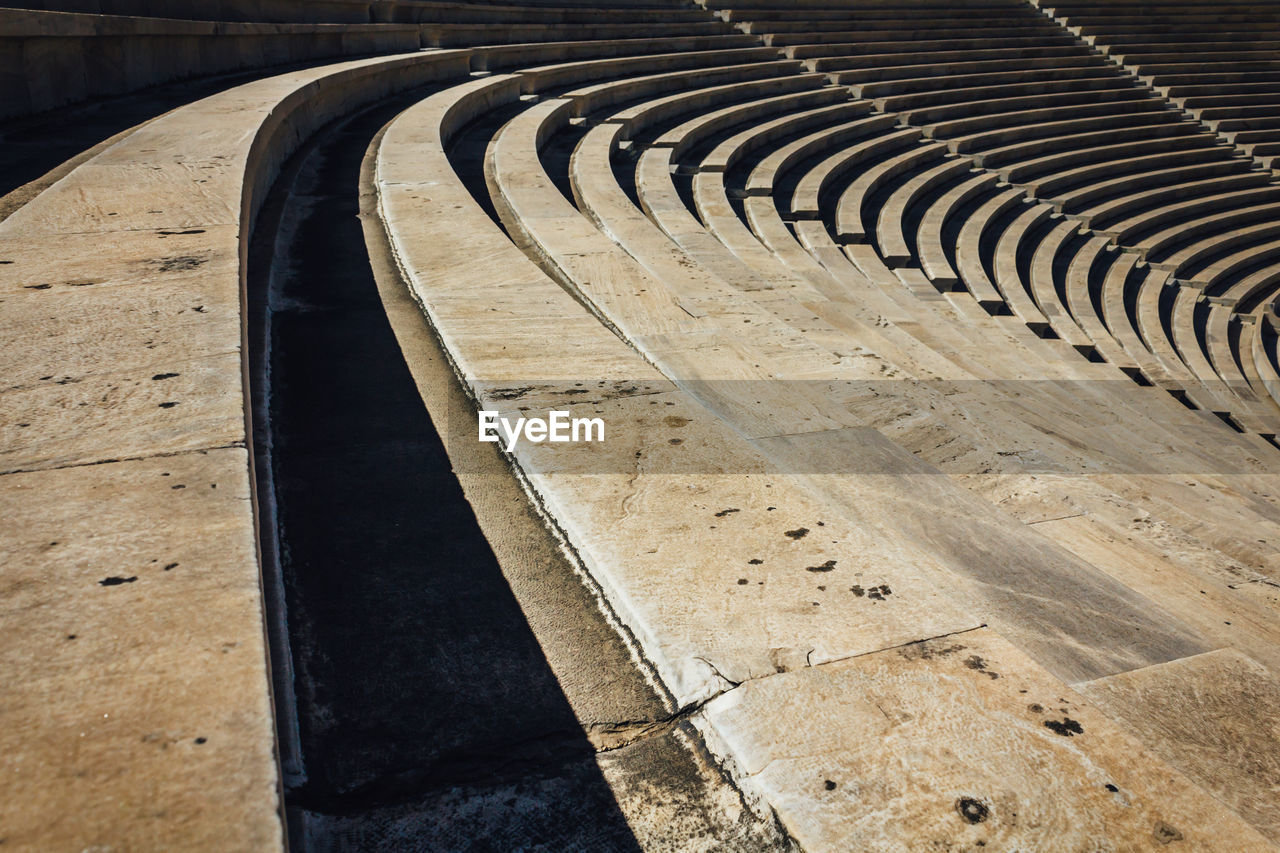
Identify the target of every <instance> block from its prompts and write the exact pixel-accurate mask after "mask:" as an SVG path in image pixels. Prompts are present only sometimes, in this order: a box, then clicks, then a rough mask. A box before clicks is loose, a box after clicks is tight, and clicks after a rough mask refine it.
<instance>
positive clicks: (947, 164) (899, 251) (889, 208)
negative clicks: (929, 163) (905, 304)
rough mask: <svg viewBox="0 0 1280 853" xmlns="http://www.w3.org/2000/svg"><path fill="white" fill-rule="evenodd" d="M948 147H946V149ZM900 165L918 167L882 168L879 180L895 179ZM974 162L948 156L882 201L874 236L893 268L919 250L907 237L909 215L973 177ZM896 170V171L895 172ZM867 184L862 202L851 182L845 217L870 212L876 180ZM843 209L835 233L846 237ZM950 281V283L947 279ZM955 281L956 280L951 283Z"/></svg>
mask: <svg viewBox="0 0 1280 853" xmlns="http://www.w3.org/2000/svg"><path fill="white" fill-rule="evenodd" d="M943 150H945V149H943ZM899 168H903V169H905V168H912V169H915V168H916V166H915V164H912V165H911V166H909V167H907V166H902V165H900V164H894V166H893V167H891V168H890V169H887V170H882V171H881V174H880V175H879V176H877V178H878V179H879V181H881V182H883V181H887V180H892V179H893V178H894V177H896V175H897V174H901V172H897V171H896V170H897V169H899ZM972 168H973V164H972V163H970V162H969V160H968V159H967V158H963V157H955V158H950V159H946V158H944V160H943V162H941V163H938V164H937V165H934V166H933V167H932V168H930V169H927V170H924V171H919V170H917V171H916V174H915V175H913V176H912V177H911V178H910V179H909V180H907V181H904V182H903V183H902V184H901V185H899V186H898V187H897V188H896V189H894V190H893V192H892V193H890V194H889V196H888V197H887V198H885V199H884V201H883V202H882V203H881V204H880V206H879V207H880V209H879V213H878V214H875V215H874V219H875V223H876V224H875V239H876V244H877V245H878V246H879V247H880V256H881V257H883V258H884V260H885V263H887V264H888V265H889V266H890V267H898V266H902V265H904V264H906V263H908V262H910V261H911V260H912V258H913V257H914V256H916V254H917V253H915V252H913V251H912V247H913V244H914V241H909V240H908V225H907V221H908V219H907V217H908V215H909V214H911V213H912V212H913V211H914V210H915V209H916V208H917V207H921V206H925V205H926V201H927V200H928V199H929V197H930V196H931V195H932V194H933V193H934V192H936V191H937V190H939V189H940V188H944V187H946V186H947V185H950V184H953V183H964V182H966V179H968V178H969V177H970V172H971V170H972ZM895 172H896V174H895ZM867 183H868V186H867V187H866V188H865V189H863V190H862V192H863V196H862V200H861V201H859V200H858V199H857V198H856V196H855V195H854V194H853V193H854V192H855V191H854V188H853V186H852V185H850V193H851V194H850V195H849V196H848V197H847V204H848V207H847V208H845V209H846V210H847V211H848V213H847V214H846V216H852V215H853V212H854V210H855V208H856V209H858V212H859V213H868V214H869V211H868V208H869V207H870V206H871V205H869V204H868V199H869V197H870V195H871V194H873V193H874V192H875V191H876V189H875V186H876V184H875V182H874V181H868V182H867ZM845 202H846V197H845V196H842V197H841V199H840V203H845ZM840 215H841V208H840V207H839V206H837V208H836V222H837V225H836V232H837V233H838V234H840V235H841V236H845V232H844V231H843V229H842V228H841V227H840V225H839V222H840ZM944 283H947V282H944ZM949 283H950V284H954V283H955V282H954V281H952V282H949Z"/></svg>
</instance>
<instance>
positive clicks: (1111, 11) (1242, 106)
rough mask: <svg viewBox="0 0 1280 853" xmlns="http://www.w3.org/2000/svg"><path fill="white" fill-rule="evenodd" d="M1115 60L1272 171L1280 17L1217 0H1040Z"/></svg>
mask: <svg viewBox="0 0 1280 853" xmlns="http://www.w3.org/2000/svg"><path fill="white" fill-rule="evenodd" d="M1037 4H1038V5H1041V6H1046V7H1049V8H1050V9H1051V11H1050V14H1052V15H1053V16H1055V18H1056V19H1057V20H1058V21H1060V22H1061V23H1062V24H1064V25H1065V26H1066V27H1068V28H1069V29H1070V30H1071V31H1072V32H1074V33H1076V34H1078V35H1079V36H1081V37H1082V38H1083V39H1084V40H1086V41H1087V42H1089V43H1090V44H1092V45H1095V46H1096V47H1098V48H1099V49H1100V50H1101V51H1103V52H1104V53H1105V54H1106V55H1107V56H1108V57H1109V58H1110V59H1112V61H1114V62H1116V63H1118V64H1120V65H1122V66H1124V67H1125V68H1127V69H1129V70H1131V71H1132V72H1133V73H1134V74H1136V75H1137V76H1138V77H1140V78H1141V79H1142V80H1143V81H1144V82H1145V83H1147V84H1148V85H1150V86H1152V87H1153V88H1154V89H1155V90H1156V91H1158V92H1159V93H1160V94H1161V95H1163V96H1164V97H1166V98H1168V99H1169V100H1170V101H1171V102H1172V103H1173V104H1175V105H1176V106H1178V107H1179V108H1180V109H1182V110H1184V111H1186V112H1187V113H1189V114H1190V115H1192V116H1194V117H1195V118H1197V119H1198V120H1200V121H1201V122H1203V123H1204V124H1206V125H1207V126H1209V127H1211V128H1213V129H1214V130H1215V131H1216V132H1217V133H1218V134H1219V135H1220V136H1222V137H1223V138H1225V139H1227V140H1228V141H1230V142H1231V143H1232V144H1234V145H1236V146H1237V147H1239V148H1241V149H1242V150H1244V151H1246V152H1247V153H1249V154H1250V155H1252V156H1254V157H1256V158H1258V159H1259V160H1261V161H1262V162H1263V163H1264V165H1265V166H1266V167H1267V168H1273V167H1274V164H1275V158H1276V156H1277V155H1280V84H1278V82H1277V79H1278V78H1277V75H1276V61H1277V59H1280V14H1277V13H1276V11H1275V10H1274V9H1273V8H1270V7H1268V6H1265V5H1257V4H1252V5H1251V4H1247V3H1237V2H1232V0H1213V2H1208V3H1198V4H1194V5H1178V4H1169V3H1161V2H1155V0H1137V1H1136V2H1134V0H1126V2H1109V0H1108V2H1099V1H1098V0H1064V2H1051V3H1045V2H1039V0H1037Z"/></svg>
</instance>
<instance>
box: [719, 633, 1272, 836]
mask: <svg viewBox="0 0 1280 853" xmlns="http://www.w3.org/2000/svg"><path fill="white" fill-rule="evenodd" d="M704 714H705V718H706V725H705V726H704V730H713V733H712V734H711V741H712V743H713V744H715V746H716V747H718V748H719V749H720V750H722V751H723V753H724V755H725V756H726V757H727V758H728V760H729V761H730V762H732V764H733V765H734V767H735V768H736V769H737V772H738V778H739V779H740V780H742V781H743V783H744V784H745V785H747V786H748V789H749V790H753V791H755V792H757V793H758V794H760V795H762V796H764V797H765V798H767V800H768V802H769V803H770V804H771V805H772V806H773V808H774V809H775V810H776V811H777V813H778V815H779V817H780V819H781V820H782V822H783V825H784V826H785V827H786V828H787V830H788V831H789V832H790V833H791V834H792V836H793V837H794V838H795V839H796V840H797V842H798V843H799V844H800V845H801V846H802V847H803V848H804V849H805V850H812V851H822V850H832V851H837V850H839V851H843V850H876V851H880V850H884V851H889V850H933V849H941V850H947V849H951V850H976V849H980V848H985V849H991V850H1062V851H1097V850H1164V849H1184V850H1226V849H1229V850H1241V851H1243V850H1258V851H1263V850H1273V849H1274V848H1273V847H1272V845H1271V844H1269V843H1268V842H1267V841H1266V839H1264V838H1263V837H1262V836H1260V835H1259V834H1258V833H1257V832H1256V831H1255V830H1253V829H1252V828H1251V827H1250V826H1249V825H1248V824H1246V823H1245V822H1244V821H1243V820H1242V819H1241V818H1240V817H1239V816H1237V815H1236V814H1234V813H1233V812H1231V811H1229V810H1228V809H1227V808H1226V807H1224V806H1223V805H1222V803H1220V802H1219V801H1218V800H1216V799H1214V798H1213V797H1211V796H1209V795H1208V794H1206V793H1205V792H1204V791H1202V790H1201V789H1199V788H1197V787H1196V786H1195V785H1193V784H1191V783H1190V782H1189V781H1188V780H1187V778H1186V777H1184V776H1183V775H1181V774H1180V773H1179V772H1178V771H1176V770H1175V769H1173V768H1172V767H1170V766H1169V765H1167V764H1165V763H1164V762H1163V761H1162V760H1161V759H1160V758H1158V757H1156V755H1154V754H1153V753H1152V752H1150V751H1148V750H1147V749H1145V748H1144V747H1143V746H1142V745H1141V744H1140V743H1139V742H1138V741H1137V740H1135V739H1134V738H1133V737H1132V736H1131V735H1129V734H1127V733H1125V732H1124V731H1122V730H1121V729H1120V728H1118V727H1117V726H1116V725H1115V723H1113V722H1112V721H1111V720H1109V719H1108V718H1107V717H1105V716H1104V715H1103V714H1101V713H1099V712H1098V711H1097V710H1096V709H1094V708H1093V707H1091V706H1090V705H1089V704H1087V703H1086V702H1085V701H1084V700H1082V699H1081V698H1080V697H1079V696H1078V695H1077V694H1075V693H1073V692H1072V691H1071V690H1070V689H1069V688H1067V687H1066V686H1065V685H1063V684H1062V683H1061V682H1058V681H1057V680H1055V679H1053V678H1052V677H1050V676H1048V675H1047V674H1046V673H1045V672H1044V671H1043V670H1042V669H1040V667H1038V666H1037V665H1036V664H1035V663H1034V662H1032V661H1031V660H1030V659H1029V658H1027V657H1026V656H1025V655H1023V654H1021V653H1020V652H1018V651H1017V650H1015V649H1014V648H1012V647H1011V646H1010V645H1009V644H1008V643H1007V642H1005V641H1004V640H1002V639H1000V638H999V637H998V636H997V635H995V634H994V633H993V632H992V631H990V630H988V629H980V630H975V631H969V632H965V633H962V634H957V635H954V636H950V637H943V638H940V639H936V640H932V641H930V642H927V643H920V644H914V645H911V646H905V647H902V648H898V649H890V650H886V651H882V652H879V653H877V654H873V655H867V656H865V657H860V658H856V659H853V660H849V661H842V662H838V663H833V664H829V665H826V666H822V667H814V668H810V669H805V670H802V671H798V672H791V673H785V674H781V675H777V676H772V677H769V678H763V679H759V680H757V681H753V682H750V683H748V684H744V685H742V686H741V687H739V688H738V689H736V690H734V691H731V692H730V693H727V694H725V695H723V696H720V697H718V698H717V699H715V700H714V701H713V702H711V703H710V704H708V705H707V707H706V709H705V711H704Z"/></svg>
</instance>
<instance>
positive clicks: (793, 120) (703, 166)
mask: <svg viewBox="0 0 1280 853" xmlns="http://www.w3.org/2000/svg"><path fill="white" fill-rule="evenodd" d="M870 111H871V105H870V104H868V103H866V102H865V101H856V102H851V101H842V102H839V103H835V104H830V105H827V106H820V107H816V108H813V109H808V110H799V111H796V112H790V113H787V114H786V115H782V116H779V117H777V118H775V119H771V120H769V121H763V122H760V123H759V124H755V125H753V126H751V127H748V128H745V129H743V130H741V131H739V132H738V133H735V134H733V135H732V136H729V137H728V138H726V139H724V140H722V141H720V142H719V143H718V144H717V145H716V146H715V148H713V149H712V150H711V151H710V152H708V154H707V155H706V156H705V157H703V158H702V161H701V162H700V163H699V164H698V170H699V171H711V172H724V171H727V170H728V169H731V168H733V166H734V165H735V164H736V163H737V162H738V161H739V160H741V159H742V158H744V157H747V156H748V155H750V154H752V153H754V152H755V151H757V150H759V149H761V148H767V147H769V146H771V145H772V144H773V143H775V142H777V141H779V140H782V139H785V138H787V137H793V136H796V135H797V134H800V133H803V132H804V131H806V130H812V129H813V128H815V127H824V126H825V127H830V126H833V125H835V124H838V123H840V122H841V120H851V119H854V118H859V117H862V116H865V115H866V114H867V113H869V112H870Z"/></svg>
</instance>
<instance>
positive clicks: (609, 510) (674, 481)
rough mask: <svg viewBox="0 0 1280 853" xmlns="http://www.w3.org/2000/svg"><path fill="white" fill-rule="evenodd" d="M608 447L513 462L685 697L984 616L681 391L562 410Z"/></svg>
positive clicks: (938, 576)
mask: <svg viewBox="0 0 1280 853" xmlns="http://www.w3.org/2000/svg"><path fill="white" fill-rule="evenodd" d="M567 411H569V412H570V415H571V416H575V417H576V416H587V417H590V416H596V417H601V418H602V419H603V421H604V423H605V424H606V436H605V441H604V442H603V443H597V444H577V445H574V444H564V445H552V444H536V445H535V444H528V443H525V444H522V445H520V446H519V447H518V448H517V449H516V458H517V460H518V461H519V463H520V466H521V468H522V469H523V470H524V472H525V476H526V477H528V478H529V481H530V483H531V486H532V488H533V490H534V492H535V494H536V495H537V496H538V498H539V499H540V500H541V501H542V502H543V503H544V505H545V506H546V508H547V510H548V511H549V512H550V513H551V515H552V516H553V517H554V518H555V519H556V520H557V523H558V524H560V525H561V526H562V527H563V528H564V530H565V532H566V534H567V536H568V538H569V540H570V542H572V543H573V544H574V547H575V548H576V549H577V550H578V553H579V554H580V555H581V557H582V559H583V560H584V562H585V563H586V565H587V567H588V568H589V569H590V570H591V571H592V573H593V575H594V576H595V577H596V578H597V580H598V581H599V583H600V584H601V585H602V587H604V589H605V591H606V594H607V596H608V597H609V599H610V601H611V603H612V604H613V606H614V608H615V609H616V610H617V611H618V613H619V614H620V616H621V617H622V618H623V621H624V623H625V624H627V625H628V627H629V628H630V629H631V631H632V632H633V633H634V634H635V635H636V636H637V638H638V639H639V641H640V643H641V645H642V647H643V648H644V649H645V651H646V654H647V655H648V656H649V658H650V659H651V660H652V661H654V663H655V665H656V666H657V668H658V671H659V673H660V674H661V675H662V676H663V678H664V680H665V681H666V683H667V685H668V687H669V689H671V691H672V692H673V693H674V694H675V696H676V698H677V700H678V701H679V702H680V704H682V705H683V704H687V703H689V702H695V701H698V700H701V699H706V698H708V697H709V696H711V695H713V694H714V693H715V692H717V691H719V690H721V689H724V688H726V687H728V686H731V685H732V684H737V683H740V682H743V681H747V680H749V679H752V678H759V677H761V676H762V675H766V674H768V673H771V672H774V671H781V670H786V669H794V668H796V667H803V666H809V665H816V664H819V663H822V662H824V661H829V660H837V659H840V658H843V657H848V656H850V655H855V654H865V653H867V652H870V651H875V650H877V649H881V648H886V647H889V646H894V645H900V644H902V643H904V642H911V641H912V640H915V639H923V638H926V637H933V636H939V635H942V634H948V633H952V632H954V631H957V630H964V629H966V628H971V627H974V626H976V625H978V624H980V622H979V619H978V618H975V616H972V615H968V614H966V613H965V612H964V611H963V610H962V609H960V608H958V607H957V606H955V605H954V604H953V603H952V601H953V595H952V593H951V591H950V587H951V579H950V578H949V577H948V576H947V575H946V574H945V573H944V572H941V571H939V569H938V567H937V564H936V563H935V562H933V561H932V560H931V559H930V558H929V557H928V556H927V555H925V554H922V553H920V552H919V551H917V550H916V549H914V548H912V547H910V545H907V546H906V547H902V546H900V545H899V543H897V542H894V541H890V540H887V539H885V538H883V537H880V536H877V535H876V532H875V530H874V528H873V527H871V526H870V525H867V524H866V523H865V522H862V521H859V522H853V523H851V522H850V521H849V520H848V519H847V518H846V517H844V516H842V514H841V513H840V511H839V509H838V508H836V507H833V506H831V505H830V504H824V503H822V502H820V501H817V500H815V499H814V498H813V497H812V496H810V495H808V494H806V493H805V492H804V491H803V490H802V489H800V488H798V487H797V485H796V483H795V482H794V480H793V478H791V477H789V476H787V475H785V474H781V475H780V474H779V473H778V472H777V471H776V470H773V468H772V466H771V465H770V464H769V463H768V462H767V461H766V460H765V459H763V458H761V457H760V456H759V455H757V454H756V453H755V452H754V451H753V450H752V448H751V447H750V445H748V444H747V443H746V442H745V441H743V440H742V439H740V438H738V437H736V436H734V435H733V434H732V433H730V432H729V431H728V430H727V429H726V428H725V427H724V426H723V425H722V424H720V423H719V422H718V421H717V420H716V419H715V418H714V417H713V416H711V415H710V413H709V412H707V411H706V410H705V409H702V408H701V407H699V406H697V405H696V404H694V403H692V402H690V401H689V400H688V399H687V398H683V395H680V394H658V395H647V396H641V397H625V398H619V399H615V400H608V401H605V402H602V403H599V404H585V405H577V406H569V407H567Z"/></svg>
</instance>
